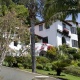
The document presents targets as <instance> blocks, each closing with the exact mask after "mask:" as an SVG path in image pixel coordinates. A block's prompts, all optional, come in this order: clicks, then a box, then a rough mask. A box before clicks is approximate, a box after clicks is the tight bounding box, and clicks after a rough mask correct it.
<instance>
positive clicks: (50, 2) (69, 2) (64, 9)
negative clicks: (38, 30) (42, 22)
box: [44, 0, 80, 22]
mask: <svg viewBox="0 0 80 80" xmlns="http://www.w3.org/2000/svg"><path fill="white" fill-rule="evenodd" d="M44 8H45V9H44V17H45V19H46V20H47V21H49V22H52V21H55V20H64V19H65V18H66V17H68V16H70V15H72V20H73V21H75V20H76V18H77V17H78V13H79V12H80V0H47V1H46V3H45V7H44Z"/></svg>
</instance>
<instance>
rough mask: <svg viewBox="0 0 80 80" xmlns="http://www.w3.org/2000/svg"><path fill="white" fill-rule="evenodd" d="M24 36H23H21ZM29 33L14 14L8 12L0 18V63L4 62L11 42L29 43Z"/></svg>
mask: <svg viewBox="0 0 80 80" xmlns="http://www.w3.org/2000/svg"><path fill="white" fill-rule="evenodd" d="M23 35H24V36H23ZM29 35H30V34H29V31H28V30H27V29H26V27H25V26H23V25H21V23H20V20H19V19H18V18H16V15H15V14H14V13H11V12H8V14H6V15H5V16H3V17H0V55H1V56H0V63H1V64H2V61H3V60H4V58H5V56H6V54H7V53H8V52H9V44H10V43H11V41H15V40H18V41H19V40H20V41H21V42H23V43H26V44H28V43H29Z"/></svg>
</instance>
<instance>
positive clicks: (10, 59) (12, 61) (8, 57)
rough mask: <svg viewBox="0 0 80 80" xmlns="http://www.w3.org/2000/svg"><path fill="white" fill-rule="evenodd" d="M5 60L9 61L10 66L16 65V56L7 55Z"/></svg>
mask: <svg viewBox="0 0 80 80" xmlns="http://www.w3.org/2000/svg"><path fill="white" fill-rule="evenodd" d="M4 61H5V62H7V63H8V66H9V67H14V66H13V63H16V59H15V57H12V56H6V57H5V59H4Z"/></svg>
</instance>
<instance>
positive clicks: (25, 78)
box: [0, 67, 58, 80]
mask: <svg viewBox="0 0 80 80" xmlns="http://www.w3.org/2000/svg"><path fill="white" fill-rule="evenodd" d="M35 76H41V75H40V74H36V73H32V72H28V71H21V70H19V69H15V68H9V67H2V68H1V71H0V80H32V79H33V78H34V77H35ZM49 80H58V79H55V78H49Z"/></svg>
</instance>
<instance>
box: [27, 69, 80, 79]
mask: <svg viewBox="0 0 80 80" xmlns="http://www.w3.org/2000/svg"><path fill="white" fill-rule="evenodd" d="M27 70H28V71H31V69H27ZM36 72H37V73H40V74H44V75H49V76H53V77H56V78H61V79H62V80H80V77H77V76H73V75H70V74H65V73H62V74H61V76H56V72H55V71H44V70H38V69H37V70H36Z"/></svg>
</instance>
